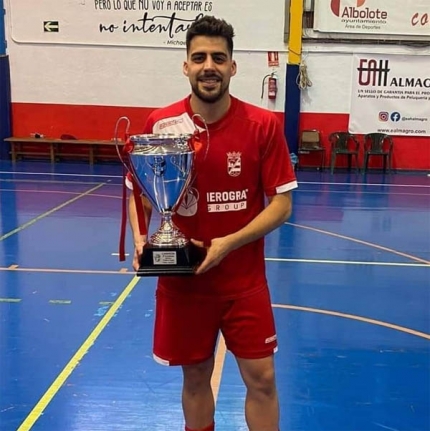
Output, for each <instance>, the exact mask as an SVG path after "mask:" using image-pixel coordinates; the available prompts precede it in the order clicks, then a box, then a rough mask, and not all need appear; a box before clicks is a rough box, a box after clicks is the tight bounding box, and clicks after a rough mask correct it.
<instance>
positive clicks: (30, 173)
mask: <svg viewBox="0 0 430 431" xmlns="http://www.w3.org/2000/svg"><path fill="white" fill-rule="evenodd" d="M0 174H11V175H48V176H54V177H55V176H57V175H58V176H60V177H86V178H88V177H94V178H122V175H109V174H106V175H101V174H66V173H58V172H22V171H0Z"/></svg>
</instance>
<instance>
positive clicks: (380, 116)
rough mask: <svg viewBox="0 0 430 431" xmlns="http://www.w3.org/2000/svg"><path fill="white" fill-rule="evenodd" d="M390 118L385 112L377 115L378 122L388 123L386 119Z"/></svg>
mask: <svg viewBox="0 0 430 431" xmlns="http://www.w3.org/2000/svg"><path fill="white" fill-rule="evenodd" d="M389 117H390V114H389V113H388V112H385V111H381V112H380V113H379V121H388V118H389Z"/></svg>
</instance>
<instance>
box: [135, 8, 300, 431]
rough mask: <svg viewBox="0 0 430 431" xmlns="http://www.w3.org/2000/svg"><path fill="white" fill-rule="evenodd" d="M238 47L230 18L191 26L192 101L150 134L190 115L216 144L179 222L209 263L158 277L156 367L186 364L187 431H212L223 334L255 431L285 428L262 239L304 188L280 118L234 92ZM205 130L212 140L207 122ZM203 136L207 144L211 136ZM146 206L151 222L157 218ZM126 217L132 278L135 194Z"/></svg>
mask: <svg viewBox="0 0 430 431" xmlns="http://www.w3.org/2000/svg"><path fill="white" fill-rule="evenodd" d="M233 37H234V30H233V28H232V27H231V25H229V24H227V23H226V22H225V21H224V20H219V19H216V18H214V17H208V16H205V17H202V18H201V19H199V20H197V21H196V22H194V23H193V24H192V26H191V27H190V28H189V30H188V32H187V38H186V46H187V58H186V61H185V62H184V65H183V72H184V74H185V76H187V77H188V79H189V82H190V85H191V95H190V96H189V97H187V98H186V99H184V100H181V101H179V102H177V103H175V104H173V105H171V106H168V107H166V108H162V109H158V110H155V111H154V112H153V113H152V114H151V115H150V117H149V118H148V121H147V124H146V127H145V130H144V133H176V134H178V133H185V132H188V133H192V132H193V131H194V130H195V125H194V123H193V119H192V117H193V116H194V115H195V114H198V115H199V116H201V118H203V119H204V120H205V123H206V125H207V129H208V134H209V149H208V152H207V157H206V158H204V157H199V158H198V159H197V164H196V171H197V176H196V181H195V182H194V183H193V184H192V187H191V188H190V189H189V190H188V192H187V195H186V196H185V198H184V199H183V202H182V206H181V207H180V209H179V210H178V212H177V214H175V216H174V222H175V224H176V225H177V227H178V228H179V230H180V231H182V233H184V234H185V236H186V237H188V238H191V240H192V242H193V243H194V244H195V245H197V246H199V247H205V248H206V257H205V258H204V260H203V262H202V263H201V264H200V265H199V267H198V268H197V269H196V273H195V275H192V276H188V277H174V276H168V277H160V278H159V281H158V286H157V292H156V301H157V305H156V318H155V319H156V320H155V330H154V358H155V359H156V360H157V361H158V362H160V363H162V364H165V365H181V366H182V369H183V374H184V382H183V392H182V405H183V412H184V416H185V425H186V426H185V430H187V431H213V430H214V429H215V425H214V397H213V393H212V389H211V386H210V380H211V376H212V371H213V368H214V351H215V345H216V341H217V337H218V334H219V331H221V332H222V334H223V336H224V339H225V343H226V346H227V348H228V350H229V351H230V352H232V353H233V355H234V356H235V358H236V360H237V363H238V366H239V369H240V373H241V375H242V378H243V381H244V383H245V385H246V389H247V393H246V401H245V417H246V421H247V424H248V427H249V429H250V431H278V429H279V411H278V410H279V406H278V397H277V390H276V384H275V372H274V358H273V355H274V352H275V351H276V349H277V341H276V332H275V325H274V319H273V312H272V308H271V301H270V296H269V290H268V286H267V281H266V276H265V265H264V236H265V235H266V234H268V233H269V232H271V231H272V230H274V229H276V228H277V227H279V226H280V225H282V224H283V223H284V222H285V221H286V220H287V219H288V217H289V216H290V214H291V210H292V199H291V190H292V189H294V188H296V187H297V182H296V178H295V176H294V172H293V169H292V166H291V162H290V158H289V154H288V150H287V146H286V142H285V138H284V134H283V130H282V127H281V125H280V124H279V122H278V121H277V119H276V117H275V116H274V114H273V113H271V112H269V111H267V110H263V109H261V108H258V107H255V106H252V105H249V104H247V103H244V102H242V101H240V100H238V99H236V98H235V97H233V96H231V95H230V93H229V83H230V78H231V77H232V76H234V75H235V74H236V70H237V65H236V62H235V61H234V60H233V58H232V55H233ZM194 121H197V120H194ZM199 126H200V128H201V130H203V131H204V130H205V129H204V126H205V124H203V123H201V124H200V123H199ZM202 135H203V140H205V141H206V145H207V137H206V139H204V137H205V132H202ZM265 196H266V197H267V200H268V204H267V206H265ZM142 199H143V201H144V204H145V205H146V215H147V221H148V220H149V213H150V209H149V207H148V205H147V204H148V202H147V200H146V199H145V198H144V197H142ZM129 213H130V223H131V227H132V231H133V237H134V242H135V258H134V262H133V266H134V268H135V269H137V268H138V266H139V263H138V259H139V256H140V254H141V251H142V246H143V245H144V244H145V241H146V237H142V236H140V234H139V228H138V223H137V215H136V207H135V200H134V197H133V194H131V195H130V200H129Z"/></svg>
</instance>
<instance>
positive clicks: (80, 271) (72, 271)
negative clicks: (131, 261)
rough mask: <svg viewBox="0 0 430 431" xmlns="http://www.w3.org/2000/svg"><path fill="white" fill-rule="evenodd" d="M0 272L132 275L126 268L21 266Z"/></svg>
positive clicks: (1, 268)
mask: <svg viewBox="0 0 430 431" xmlns="http://www.w3.org/2000/svg"><path fill="white" fill-rule="evenodd" d="M0 271H11V272H43V273H45V272H52V273H60V274H67V273H70V274H98V275H99V274H115V275H130V274H131V273H130V272H125V271H124V268H121V269H119V270H117V271H112V270H102V269H101V270H97V269H61V268H58V269H57V268H24V267H22V266H19V267H17V268H11V267H6V266H4V267H0Z"/></svg>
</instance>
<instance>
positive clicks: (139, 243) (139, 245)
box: [133, 236, 146, 271]
mask: <svg viewBox="0 0 430 431" xmlns="http://www.w3.org/2000/svg"><path fill="white" fill-rule="evenodd" d="M145 244H146V236H142V237H140V238H137V239H135V241H134V256H133V269H134V270H135V271H137V270H138V269H139V266H140V264H139V262H140V257H141V256H142V250H143V247H144V245H145Z"/></svg>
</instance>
